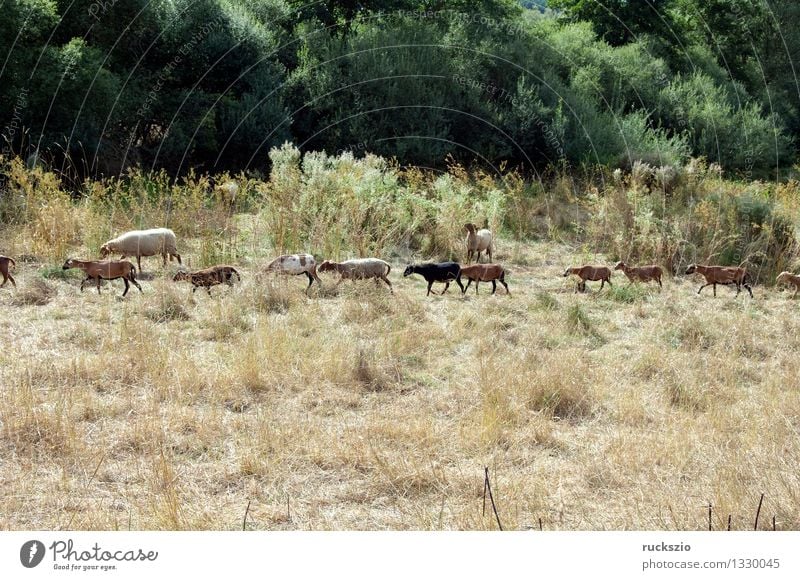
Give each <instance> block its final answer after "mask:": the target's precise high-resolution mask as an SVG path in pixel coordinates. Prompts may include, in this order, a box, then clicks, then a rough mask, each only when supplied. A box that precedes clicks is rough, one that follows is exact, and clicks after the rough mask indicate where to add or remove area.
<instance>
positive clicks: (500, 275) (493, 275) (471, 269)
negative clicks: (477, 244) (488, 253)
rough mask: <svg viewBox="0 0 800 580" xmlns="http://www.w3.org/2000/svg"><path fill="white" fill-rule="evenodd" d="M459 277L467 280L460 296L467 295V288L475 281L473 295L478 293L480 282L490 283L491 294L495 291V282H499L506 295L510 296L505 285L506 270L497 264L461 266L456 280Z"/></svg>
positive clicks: (509, 291)
mask: <svg viewBox="0 0 800 580" xmlns="http://www.w3.org/2000/svg"><path fill="white" fill-rule="evenodd" d="M461 276H464V277H465V278H466V279H467V285H466V286H465V287H464V289H463V290H462V294H466V293H467V288H469V285H470V284H472V282H473V280H474V281H475V294H477V293H478V284H480V283H481V282H491V283H492V294H494V293H495V291H496V290H497V282H500V283H501V284H502V285H503V286H504V287H505V289H506V294H508V295H511V290H509V289H508V284H506V270H505V268H503V267H502V266H501V265H499V264H472V265H470V266H462V267H461V272H459V274H458V279H459V280H461Z"/></svg>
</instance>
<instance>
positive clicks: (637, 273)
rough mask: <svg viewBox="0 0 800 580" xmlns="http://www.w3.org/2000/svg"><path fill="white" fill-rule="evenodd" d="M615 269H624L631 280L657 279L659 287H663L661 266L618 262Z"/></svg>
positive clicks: (645, 280)
mask: <svg viewBox="0 0 800 580" xmlns="http://www.w3.org/2000/svg"><path fill="white" fill-rule="evenodd" d="M614 270H622V271H623V272H624V273H625V275H626V276H627V277H628V280H630V281H631V282H650V281H651V280H655V281H656V282H658V287H659V288H663V286H662V284H661V276H662V274H663V271H662V270H661V267H660V266H655V265H650V266H639V267H636V268H634V267H632V266H628V265H627V264H625V262H617V263H616V265H615V266H614Z"/></svg>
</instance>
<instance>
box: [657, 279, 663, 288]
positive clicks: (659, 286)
mask: <svg viewBox="0 0 800 580" xmlns="http://www.w3.org/2000/svg"><path fill="white" fill-rule="evenodd" d="M656 282H658V289H659V290H661V289H663V288H664V287H663V286H662V285H661V278H656Z"/></svg>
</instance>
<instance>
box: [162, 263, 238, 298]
mask: <svg viewBox="0 0 800 580" xmlns="http://www.w3.org/2000/svg"><path fill="white" fill-rule="evenodd" d="M234 274H235V275H236V277H237V278H238V279H239V282H241V281H242V277H241V276H240V275H239V272H237V271H236V269H235V268H234V267H233V266H224V265H220V266H211V267H210V268H206V269H205V270H198V271H197V272H178V273H177V274H175V276H174V277H173V278H172V280H173V281H174V282H180V281H181V280H188V281H189V282H191V283H192V286H194V288H192V294H194V293H195V292H196V291H197V289H198V288H205V289H206V292H208V295H209V296H211V287H212V286H216V285H217V284H227V285H228V286H231V287H233V276H234Z"/></svg>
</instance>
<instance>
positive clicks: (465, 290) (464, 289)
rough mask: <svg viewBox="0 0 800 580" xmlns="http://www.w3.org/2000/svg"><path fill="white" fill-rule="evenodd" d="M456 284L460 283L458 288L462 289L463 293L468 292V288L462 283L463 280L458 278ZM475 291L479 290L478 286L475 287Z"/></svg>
mask: <svg viewBox="0 0 800 580" xmlns="http://www.w3.org/2000/svg"><path fill="white" fill-rule="evenodd" d="M456 282H458V286H459V287H460V288H461V291H462V292H463V293H466V292H467V289H466V288H464V285H463V284H462V283H461V278H456ZM475 289H476V290H477V289H478V287H477V286H475Z"/></svg>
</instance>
